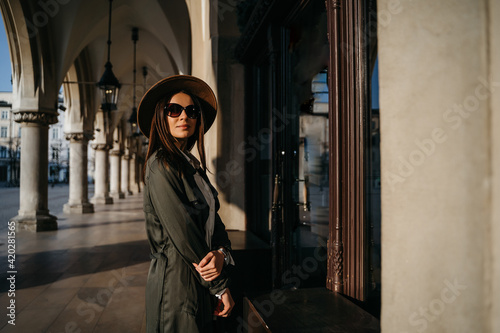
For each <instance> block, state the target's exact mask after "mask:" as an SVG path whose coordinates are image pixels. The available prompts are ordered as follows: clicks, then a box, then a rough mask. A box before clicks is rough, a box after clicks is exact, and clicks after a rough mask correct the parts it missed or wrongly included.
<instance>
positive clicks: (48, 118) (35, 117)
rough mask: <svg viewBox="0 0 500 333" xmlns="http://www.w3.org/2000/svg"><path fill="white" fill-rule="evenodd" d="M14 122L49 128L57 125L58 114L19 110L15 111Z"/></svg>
mask: <svg viewBox="0 0 500 333" xmlns="http://www.w3.org/2000/svg"><path fill="white" fill-rule="evenodd" d="M14 121H15V122H17V123H35V124H40V125H46V126H47V125H51V124H55V123H57V112H55V111H34V110H33V111H21V110H17V111H14Z"/></svg>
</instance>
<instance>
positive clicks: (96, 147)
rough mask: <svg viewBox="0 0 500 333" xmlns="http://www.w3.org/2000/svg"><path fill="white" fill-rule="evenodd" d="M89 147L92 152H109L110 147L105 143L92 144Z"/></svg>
mask: <svg viewBox="0 0 500 333" xmlns="http://www.w3.org/2000/svg"><path fill="white" fill-rule="evenodd" d="M91 147H92V149H94V150H109V149H111V145H108V144H107V143H93V144H92V146H91Z"/></svg>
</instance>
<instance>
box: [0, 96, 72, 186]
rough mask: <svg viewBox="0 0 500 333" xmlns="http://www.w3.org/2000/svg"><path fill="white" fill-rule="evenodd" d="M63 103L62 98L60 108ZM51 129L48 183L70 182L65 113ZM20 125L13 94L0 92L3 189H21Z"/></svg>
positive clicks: (0, 155) (0, 162)
mask: <svg viewBox="0 0 500 333" xmlns="http://www.w3.org/2000/svg"><path fill="white" fill-rule="evenodd" d="M62 103H63V100H62V97H61V98H60V100H59V104H60V105H61V104H62ZM57 119H58V122H57V123H56V124H53V125H51V126H50V129H49V154H48V161H49V168H48V180H49V183H61V182H65V183H67V182H68V176H69V172H68V168H69V142H68V140H66V138H65V136H64V128H63V127H64V112H60V113H59V116H58V117H57ZM20 157H21V124H19V123H17V122H15V121H14V117H13V114H12V93H11V92H0V186H19V163H20Z"/></svg>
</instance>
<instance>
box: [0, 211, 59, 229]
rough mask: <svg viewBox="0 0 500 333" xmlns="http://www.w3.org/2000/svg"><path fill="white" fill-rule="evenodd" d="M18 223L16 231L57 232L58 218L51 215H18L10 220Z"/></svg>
mask: <svg viewBox="0 0 500 333" xmlns="http://www.w3.org/2000/svg"><path fill="white" fill-rule="evenodd" d="M10 221H15V222H16V230H28V231H33V232H38V231H51V230H57V217H56V216H54V215H50V214H48V213H47V214H34V215H17V216H15V217H13V218H11V219H10Z"/></svg>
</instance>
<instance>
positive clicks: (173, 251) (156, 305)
mask: <svg viewBox="0 0 500 333" xmlns="http://www.w3.org/2000/svg"><path fill="white" fill-rule="evenodd" d="M184 169H185V170H184V172H183V174H182V175H180V174H179V172H178V171H177V170H175V169H174V168H173V167H165V166H164V164H163V163H162V162H161V161H160V160H159V159H158V158H157V154H156V153H155V154H153V155H151V157H150V158H149V159H148V161H147V165H146V172H145V177H144V178H145V179H144V182H145V186H144V213H145V217H146V231H147V235H148V239H149V245H150V249H151V264H150V268H149V274H148V280H147V284H146V322H147V332H148V333H152V332H190V333H191V332H211V331H212V321H213V309H212V301H213V299H214V296H211V295H215V294H216V293H218V292H220V291H222V290H223V289H224V288H226V287H228V283H229V278H228V274H227V267H225V268H224V269H223V271H222V273H221V275H220V276H219V277H218V278H217V279H216V280H214V281H212V282H206V281H205V280H203V279H202V278H201V276H200V275H199V273H198V272H197V271H196V270H195V268H194V266H193V264H192V263H199V262H200V261H201V259H203V257H205V256H206V255H207V253H208V252H210V251H211V250H215V249H218V248H219V247H221V246H223V247H226V248H227V249H230V246H231V243H230V241H229V239H228V236H227V232H226V230H225V227H224V224H223V223H222V221H221V219H220V217H219V215H218V214H215V227H214V233H213V236H212V249H209V248H208V245H207V243H206V241H205V222H206V220H207V218H208V215H209V210H210V207H209V205H208V204H207V202H206V201H205V198H204V196H203V194H202V192H201V191H200V190H199V189H198V187H197V185H196V182H195V180H194V176H193V175H194V174H195V173H196V172H197V171H196V170H195V169H194V168H193V167H192V166H191V165H190V164H189V163H186V168H184ZM198 172H199V173H200V174H201V175H202V177H203V178H204V179H205V181H206V182H207V183H208V184H210V182H209V181H208V178H207V177H206V175H205V173H204V172H203V171H202V170H199V171H198ZM210 187H211V189H212V192H213V194H214V198H215V201H216V207H215V208H216V211H217V210H218V209H219V201H218V200H217V192H216V190H215V189H214V188H213V187H212V186H211V185H210Z"/></svg>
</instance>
